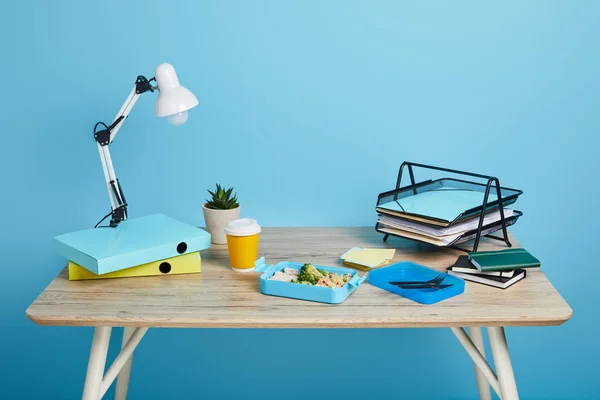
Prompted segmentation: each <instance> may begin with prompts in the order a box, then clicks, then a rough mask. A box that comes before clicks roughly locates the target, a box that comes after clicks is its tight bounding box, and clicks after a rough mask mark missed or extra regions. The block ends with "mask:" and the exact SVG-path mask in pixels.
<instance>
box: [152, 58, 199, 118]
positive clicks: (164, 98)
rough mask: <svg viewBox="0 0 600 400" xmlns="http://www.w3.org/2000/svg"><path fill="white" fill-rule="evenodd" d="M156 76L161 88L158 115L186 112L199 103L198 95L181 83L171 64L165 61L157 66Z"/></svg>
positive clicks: (157, 108) (157, 103)
mask: <svg viewBox="0 0 600 400" xmlns="http://www.w3.org/2000/svg"><path fill="white" fill-rule="evenodd" d="M154 77H155V78H156V84H157V86H158V90H159V92H158V98H157V99H156V116H157V117H166V116H169V115H176V114H180V113H185V112H186V111H187V110H189V109H190V108H194V107H196V106H197V105H198V99H197V98H196V96H194V94H193V93H192V92H190V91H189V90H187V89H186V88H184V87H183V86H181V85H180V84H179V79H177V74H176V73H175V69H174V68H173V66H172V65H171V64H166V63H165V64H160V65H159V66H158V67H156V72H155V74H154ZM184 122H185V121H184Z"/></svg>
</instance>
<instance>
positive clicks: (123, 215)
mask: <svg viewBox="0 0 600 400" xmlns="http://www.w3.org/2000/svg"><path fill="white" fill-rule="evenodd" d="M153 80H154V78H152V79H150V80H148V79H146V78H145V77H143V76H141V75H140V76H138V77H137V79H136V83H135V86H134V87H133V89H132V90H131V93H129V96H128V97H127V99H126V100H125V103H123V106H122V107H121V109H120V110H119V112H118V113H117V116H116V117H115V120H114V121H113V123H112V124H111V125H110V126H106V125H105V124H103V123H101V122H99V123H98V124H96V127H95V128H94V138H95V140H96V144H97V146H98V153H99V154H100V162H101V163H102V170H103V171H104V180H105V182H106V187H107V189H108V197H109V199H110V205H111V214H110V215H112V218H111V220H110V226H111V227H116V226H117V225H118V224H119V222H121V221H124V220H126V219H127V201H126V200H125V195H124V194H123V189H122V188H121V184H120V183H119V179H117V176H116V174H115V169H114V167H113V163H112V158H111V156H110V151H109V149H108V146H109V145H110V144H111V143H112V141H113V140H114V139H115V136H116V135H117V133H118V132H119V129H121V126H122V125H123V122H124V121H125V120H126V119H127V117H128V116H129V113H130V112H131V109H132V108H133V106H135V103H136V102H137V100H138V98H139V97H140V94H142V93H145V92H147V91H152V92H153V91H155V90H157V87H154V86H151V84H150V82H152V81H153ZM99 124H102V125H104V126H105V128H106V129H103V130H101V131H96V128H97V127H98V125H99Z"/></svg>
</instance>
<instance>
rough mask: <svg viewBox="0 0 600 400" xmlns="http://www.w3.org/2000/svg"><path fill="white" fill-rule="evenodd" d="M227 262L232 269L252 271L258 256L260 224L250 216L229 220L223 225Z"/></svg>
mask: <svg viewBox="0 0 600 400" xmlns="http://www.w3.org/2000/svg"><path fill="white" fill-rule="evenodd" d="M225 235H227V249H228V251H229V263H230V264H231V268H233V270H234V271H238V272H251V271H254V262H255V261H256V259H257V258H258V237H259V235H260V225H259V224H258V223H257V222H256V220H254V219H251V218H242V219H236V220H234V221H231V222H229V223H228V224H227V226H226V227H225Z"/></svg>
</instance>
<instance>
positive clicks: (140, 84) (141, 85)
mask: <svg viewBox="0 0 600 400" xmlns="http://www.w3.org/2000/svg"><path fill="white" fill-rule="evenodd" d="M151 82H156V79H155V78H151V79H150V80H148V79H147V78H146V77H145V76H142V75H138V77H137V79H136V80H135V92H136V93H137V94H142V93H146V92H148V91H150V92H154V91H155V90H156V89H158V87H157V86H152V84H151Z"/></svg>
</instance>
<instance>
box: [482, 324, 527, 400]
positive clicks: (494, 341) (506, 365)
mask: <svg viewBox="0 0 600 400" xmlns="http://www.w3.org/2000/svg"><path fill="white" fill-rule="evenodd" d="M487 329H488V336H489V338H490V345H491V347H492V354H493V355H494V365H495V366H496V373H497V374H498V382H499V383H500V391H501V393H502V400H519V393H518V392H517V383H516V382H515V374H514V372H513V368H512V364H511V362H510V355H509V354H508V345H507V343H506V335H505V334H504V328H502V327H489V328H487Z"/></svg>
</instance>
